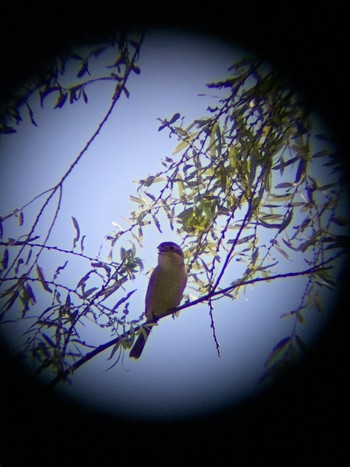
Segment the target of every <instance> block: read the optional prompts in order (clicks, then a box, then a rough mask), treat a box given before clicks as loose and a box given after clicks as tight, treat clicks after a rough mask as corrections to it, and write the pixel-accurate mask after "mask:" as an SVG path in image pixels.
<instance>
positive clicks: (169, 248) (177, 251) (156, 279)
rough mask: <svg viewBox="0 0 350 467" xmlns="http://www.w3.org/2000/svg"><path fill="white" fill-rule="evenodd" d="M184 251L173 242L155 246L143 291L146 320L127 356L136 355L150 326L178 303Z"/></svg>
mask: <svg viewBox="0 0 350 467" xmlns="http://www.w3.org/2000/svg"><path fill="white" fill-rule="evenodd" d="M186 281H187V277H186V270H185V265H184V254H183V252H182V250H181V248H180V247H179V245H177V244H176V243H173V242H164V243H161V244H160V245H159V246H158V265H157V266H156V267H155V269H154V270H153V272H152V274H151V277H150V280H149V283H148V289H147V293H146V312H145V313H146V322H145V326H144V327H143V329H142V330H141V334H140V335H139V336H138V338H137V340H136V342H135V344H134V346H133V347H132V349H131V351H130V357H131V358H139V357H140V355H141V353H142V350H143V348H144V346H145V344H146V341H147V338H148V335H149V333H150V332H151V329H152V326H153V325H154V324H155V323H157V321H158V319H159V318H161V317H162V316H166V315H168V314H169V311H170V310H172V309H173V308H176V307H177V306H179V305H180V302H181V300H182V294H183V291H184V288H185V286H186Z"/></svg>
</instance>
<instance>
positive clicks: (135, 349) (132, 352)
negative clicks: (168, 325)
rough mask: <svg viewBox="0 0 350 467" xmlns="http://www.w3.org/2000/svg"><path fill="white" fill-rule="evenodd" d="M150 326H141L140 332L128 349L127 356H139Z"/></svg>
mask: <svg viewBox="0 0 350 467" xmlns="http://www.w3.org/2000/svg"><path fill="white" fill-rule="evenodd" d="M151 329H152V326H148V325H146V326H143V327H142V328H141V333H140V335H139V337H138V338H137V339H136V342H135V344H134V345H133V347H132V349H131V350H130V354H129V357H130V358H140V356H141V354H142V351H143V348H144V346H145V344H146V342H147V339H148V336H149V333H150V332H151Z"/></svg>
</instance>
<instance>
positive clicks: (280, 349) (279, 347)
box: [265, 337, 291, 366]
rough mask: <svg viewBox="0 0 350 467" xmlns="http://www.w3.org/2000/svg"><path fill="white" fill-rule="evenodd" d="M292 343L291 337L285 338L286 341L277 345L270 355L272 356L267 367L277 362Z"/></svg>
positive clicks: (267, 362) (267, 361)
mask: <svg viewBox="0 0 350 467" xmlns="http://www.w3.org/2000/svg"><path fill="white" fill-rule="evenodd" d="M290 342H291V337H285V338H284V339H282V340H281V341H279V342H278V344H277V345H275V347H274V348H273V349H272V352H271V353H270V355H269V356H268V358H267V360H266V363H265V366H268V365H270V364H271V362H272V361H273V360H276V359H277V358H278V357H279V356H280V355H281V354H282V352H283V351H284V350H285V349H286V347H287V346H288V344H289V343H290Z"/></svg>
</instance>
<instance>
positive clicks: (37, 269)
mask: <svg viewBox="0 0 350 467" xmlns="http://www.w3.org/2000/svg"><path fill="white" fill-rule="evenodd" d="M36 272H37V273H38V277H39V281H40V283H41V285H42V286H43V288H44V290H46V292H50V293H52V290H51V289H50V287H49V286H48V284H47V283H46V280H45V277H44V274H43V270H42V269H41V267H40V266H37V267H36Z"/></svg>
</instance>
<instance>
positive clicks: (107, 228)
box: [0, 30, 331, 419]
mask: <svg viewBox="0 0 350 467" xmlns="http://www.w3.org/2000/svg"><path fill="white" fill-rule="evenodd" d="M241 54H242V51H241V50H239V49H238V48H237V49H233V48H232V45H231V44H230V45H229V44H226V43H224V42H220V41H217V40H214V39H212V38H210V37H203V36H199V35H193V34H190V33H185V32H183V33H182V34H181V35H179V33H175V31H171V30H170V31H160V30H154V31H149V32H148V33H147V34H146V37H145V40H144V43H143V46H142V49H141V56H140V61H139V66H140V69H141V74H140V75H136V74H133V75H132V76H131V78H130V81H129V82H128V85H127V87H128V90H129V92H130V97H129V99H127V98H126V97H124V98H122V99H121V100H120V101H119V102H118V104H117V106H116V107H115V109H114V111H113V113H112V115H111V116H110V118H109V119H108V121H107V123H106V125H105V126H104V128H103V130H102V132H101V134H100V135H99V136H98V137H97V138H96V140H95V141H94V142H93V144H92V146H91V148H89V150H88V152H87V153H86V154H85V156H84V158H83V159H82V161H81V162H80V163H79V164H78V166H77V167H76V169H75V170H74V172H73V173H72V174H71V176H70V177H69V178H68V180H67V181H66V183H65V185H64V190H63V201H62V206H61V209H60V212H59V218H58V221H57V228H55V230H54V232H53V233H52V236H51V237H50V241H49V243H50V244H51V245H59V246H60V247H61V248H67V249H69V248H70V247H71V245H72V239H73V238H74V234H75V231H74V227H73V225H72V222H71V216H74V217H75V218H76V219H77V220H78V222H79V226H80V230H81V232H82V233H83V234H86V240H85V252H86V254H89V255H91V256H95V255H97V254H98V252H99V250H100V246H101V245H103V249H102V251H103V252H104V254H106V252H108V249H109V248H108V245H106V241H105V236H106V235H108V234H110V233H111V232H113V230H114V226H113V224H112V222H113V221H114V222H117V223H118V224H119V225H122V226H123V227H127V224H126V221H125V218H126V217H128V215H129V212H130V210H133V209H135V208H136V206H135V204H134V203H133V202H132V201H130V195H132V194H133V195H137V193H136V188H137V185H136V184H135V183H134V181H135V180H137V179H142V178H146V177H147V176H148V175H151V174H154V173H156V172H157V171H159V170H161V168H162V166H161V163H160V162H161V159H162V158H164V157H165V156H167V155H171V153H172V152H173V150H174V147H175V146H176V144H177V142H176V141H175V140H174V139H170V138H169V137H168V135H167V133H166V132H165V131H162V132H158V127H159V126H160V122H159V121H158V120H157V119H158V118H170V117H171V116H172V115H173V114H174V113H176V112H180V114H181V115H185V116H186V121H187V122H190V121H191V120H193V119H195V118H200V117H202V116H203V115H204V114H205V113H206V108H207V107H208V105H210V104H211V103H212V102H213V99H214V98H213V96H212V95H213V94H217V92H216V90H215V93H213V92H212V90H208V89H207V88H206V83H208V82H211V81H218V80H220V79H223V78H225V77H226V76H227V69H228V68H229V66H230V65H231V64H232V63H233V62H234V61H235V60H236V59H237V58H239V57H240V56H241ZM87 93H88V97H89V100H88V103H87V104H85V103H84V102H83V101H80V102H76V103H74V105H65V106H63V107H62V108H61V109H56V110H52V104H53V103H54V97H52V101H50V98H47V101H45V106H44V109H40V106H39V105H38V102H37V100H35V98H33V101H32V107H33V111H34V115H35V120H36V122H37V124H38V126H37V127H35V126H33V125H31V123H30V121H29V119H28V118H27V120H26V121H24V122H23V123H21V124H20V125H19V126H18V131H17V133H16V134H15V135H5V136H4V137H3V139H2V141H0V151H1V158H0V173H1V184H0V199H1V213H8V212H11V211H12V210H14V209H15V208H18V207H20V206H23V205H24V204H25V203H26V202H28V201H29V200H30V199H32V198H33V197H34V196H36V195H37V194H38V193H41V192H42V191H44V190H46V189H48V188H50V187H52V186H53V185H54V184H55V183H57V181H58V180H59V179H60V178H61V176H62V175H63V174H64V172H65V171H66V170H67V168H68V167H69V165H70V164H71V162H72V160H74V158H75V157H76V155H77V154H78V153H79V152H80V150H81V149H82V147H83V146H84V144H85V142H86V141H87V140H88V139H89V137H90V136H91V134H92V133H93V131H94V130H95V129H96V127H97V125H98V124H99V122H100V121H101V119H102V118H103V116H104V114H105V112H106V110H107V109H108V107H109V105H110V102H111V96H112V95H113V83H109V82H102V83H97V84H96V85H94V86H92V87H91V88H89V89H88V92H87ZM203 93H205V94H207V95H206V96H198V94H203ZM31 215H33V211H32V208H31V207H30V208H29V209H28V211H26V212H25V213H24V216H25V222H27V221H28V222H29V221H30V216H31ZM12 228H13V232H14V231H15V230H16V229H17V230H16V231H19V230H20V229H19V228H15V227H12ZM162 241H175V242H178V243H179V242H180V239H179V238H178V237H177V236H176V235H175V234H174V232H171V231H170V230H169V229H166V228H164V233H163V234H161V233H159V232H158V231H157V230H156V229H155V228H153V227H150V228H148V229H145V231H144V242H143V248H142V250H141V251H140V252H139V253H138V254H139V255H140V256H141V257H142V260H143V261H144V265H145V270H144V272H143V273H142V274H139V275H138V276H137V277H136V279H135V281H134V283H133V284H132V288H134V289H137V291H136V293H135V294H134V295H133V297H132V300H131V306H130V308H131V309H132V313H134V314H135V317H138V316H139V315H140V314H141V313H142V311H143V304H144V295H145V292H146V288H147V281H148V276H147V274H146V273H147V271H148V270H149V269H150V268H153V267H154V266H155V265H156V260H157V250H156V248H157V245H158V244H159V243H161V242H162ZM46 258H49V256H47V257H46ZM280 263H281V265H280V268H281V271H283V267H284V266H285V267H286V268H287V270H289V269H290V267H291V266H290V264H288V262H287V261H286V260H284V259H283V258H281V259H280ZM43 266H44V270H45V271H46V270H50V268H51V269H52V271H54V269H55V268H56V267H57V264H56V263H55V264H50V260H49V259H46V260H45V264H44V265H43ZM299 266H300V264H299V263H298V264H296V265H293V267H294V268H298V267H299ZM76 268H77V269H76V270H75V269H74V268H73V270H70V272H69V274H68V272H67V276H66V278H67V280H68V281H71V282H72V283H73V284H74V283H76V278H77V277H81V275H80V276H79V269H78V268H79V266H78V265H77V266H76ZM235 274H236V272H235V270H232V276H233V277H232V279H234V278H235ZM238 277H239V274H238V272H237V278H238ZM74 281H75V282H74ZM304 284H305V282H304V279H301V278H294V279H290V280H289V281H288V283H285V282H284V281H276V282H275V283H274V284H269V285H266V284H259V285H255V286H254V288H253V287H251V288H248V289H247V290H246V292H245V293H242V294H241V295H240V297H239V299H238V300H235V301H231V300H227V301H225V300H223V301H221V302H220V303H217V304H216V306H215V325H216V333H217V336H218V340H219V342H220V346H221V357H220V358H219V357H218V355H217V351H216V348H215V343H214V341H213V338H212V330H211V327H210V318H209V313H208V307H207V306H206V305H205V304H200V305H198V306H196V307H192V308H190V309H186V310H184V312H183V313H181V314H180V316H179V317H178V318H175V319H173V318H172V317H167V318H165V319H163V320H162V321H161V322H160V324H159V326H157V327H156V329H154V330H153V332H152V334H151V336H150V338H149V340H148V342H147V346H146V349H145V351H144V354H143V355H142V358H141V359H140V360H138V361H132V360H130V359H128V357H127V356H125V358H124V359H123V360H122V361H121V362H119V363H118V364H117V365H115V366H114V367H113V368H112V369H110V370H108V371H106V370H107V368H108V367H109V366H110V365H111V361H107V358H108V356H109V354H110V351H107V352H105V353H104V354H102V355H100V356H99V357H97V358H96V359H94V360H93V361H90V362H88V363H87V364H86V365H84V366H82V367H81V368H80V369H79V370H78V371H77V372H76V373H75V374H74V375H73V377H72V383H73V384H72V385H68V384H66V385H61V386H60V387H59V388H58V391H59V393H61V394H64V395H66V396H67V397H70V398H73V399H74V400H76V401H77V402H79V403H80V404H83V405H85V406H87V407H93V408H97V409H98V410H101V411H103V412H106V413H109V414H117V415H125V416H128V417H135V418H136V417H144V418H145V419H148V418H152V419H164V418H169V419H176V418H181V417H188V416H196V415H200V414H203V413H207V412H213V411H215V410H218V409H224V408H225V406H228V405H231V404H233V403H239V402H240V401H242V400H245V399H246V398H249V397H253V396H254V394H256V393H257V392H258V391H259V389H260V386H259V384H258V381H259V379H260V378H261V376H262V374H263V373H264V364H265V362H266V359H267V356H268V355H269V353H270V352H271V350H272V349H273V347H274V346H275V345H276V344H277V342H279V341H280V340H281V339H283V338H284V337H286V336H288V335H290V333H291V329H292V327H293V325H294V323H293V322H292V320H288V319H281V318H280V316H281V314H282V313H283V312H284V311H288V310H289V309H292V308H293V306H294V307H296V306H297V304H298V302H299V299H300V294H302V291H303V287H304ZM330 299H331V296H328V297H327V300H330ZM43 300H44V299H43ZM325 300H326V298H325ZM326 321H327V315H320V314H317V313H316V312H315V313H311V315H310V316H308V318H307V322H306V323H304V324H303V328H302V330H301V331H300V332H301V334H302V335H303V336H304V335H305V339H306V340H311V341H312V338H313V336H315V335H317V330H318V329H319V328H320V327H322V325H323V324H325V323H326ZM25 325H26V323H25V322H22V323H20V325H16V326H13V325H11V326H8V327H7V328H6V331H5V332H4V331H3V334H2V336H3V337H4V339H5V340H7V341H8V342H9V345H10V346H11V347H13V346H14V347H15V346H16V345H14V342H16V339H19V340H20V337H19V335H20V333H21V332H23V330H24V326H25ZM84 332H86V333H87V335H89V338H90V339H91V340H92V341H93V342H94V343H95V344H96V345H98V344H99V343H103V342H105V341H107V340H109V339H110V338H111V336H110V333H109V331H108V330H106V329H103V328H101V329H96V327H92V328H91V331H90V330H89V328H88V325H87V326H86V329H85V330H84ZM91 333H93V334H91ZM9 336H10V337H9ZM10 340H11V344H10Z"/></svg>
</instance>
